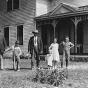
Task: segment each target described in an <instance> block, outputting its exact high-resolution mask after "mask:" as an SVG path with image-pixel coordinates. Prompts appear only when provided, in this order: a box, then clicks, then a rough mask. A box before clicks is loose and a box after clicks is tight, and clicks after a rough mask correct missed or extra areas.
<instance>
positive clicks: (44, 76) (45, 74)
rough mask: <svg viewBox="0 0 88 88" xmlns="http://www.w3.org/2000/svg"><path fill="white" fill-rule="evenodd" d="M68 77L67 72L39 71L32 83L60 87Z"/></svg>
mask: <svg viewBox="0 0 88 88" xmlns="http://www.w3.org/2000/svg"><path fill="white" fill-rule="evenodd" d="M67 76H68V75H67V70H61V71H60V70H37V72H36V75H35V76H33V78H32V81H33V82H40V83H43V84H50V85H54V86H58V85H61V84H62V83H63V80H65V79H66V78H67Z"/></svg>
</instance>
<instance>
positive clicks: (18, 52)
mask: <svg viewBox="0 0 88 88" xmlns="http://www.w3.org/2000/svg"><path fill="white" fill-rule="evenodd" d="M9 50H12V53H13V69H14V70H15V66H16V70H17V71H19V70H20V66H19V63H20V55H21V54H22V52H21V49H20V47H19V41H16V42H15V45H14V46H12V47H10V48H8V49H6V51H5V52H7V51H9Z"/></svg>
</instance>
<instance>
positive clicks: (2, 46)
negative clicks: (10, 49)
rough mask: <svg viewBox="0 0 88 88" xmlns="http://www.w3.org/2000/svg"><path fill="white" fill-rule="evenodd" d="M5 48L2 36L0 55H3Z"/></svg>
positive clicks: (0, 38)
mask: <svg viewBox="0 0 88 88" xmlns="http://www.w3.org/2000/svg"><path fill="white" fill-rule="evenodd" d="M5 48H6V41H5V38H4V37H3V36H0V54H2V55H3V53H4V51H5Z"/></svg>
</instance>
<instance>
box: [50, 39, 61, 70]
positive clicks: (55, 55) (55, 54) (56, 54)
mask: <svg viewBox="0 0 88 88" xmlns="http://www.w3.org/2000/svg"><path fill="white" fill-rule="evenodd" d="M49 49H51V50H52V57H53V69H56V68H57V62H59V61H60V57H59V52H58V49H59V44H58V43H57V39H56V38H55V39H54V43H52V44H51V45H50V47H49Z"/></svg>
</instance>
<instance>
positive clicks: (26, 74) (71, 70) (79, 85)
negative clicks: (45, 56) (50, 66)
mask: <svg viewBox="0 0 88 88" xmlns="http://www.w3.org/2000/svg"><path fill="white" fill-rule="evenodd" d="M12 64H13V63H12V60H11V59H4V68H5V70H4V71H0V88H43V87H46V88H54V87H53V86H52V85H47V84H41V83H33V82H31V81H30V80H29V78H30V76H32V75H34V74H35V70H30V67H31V65H30V59H29V60H28V59H26V60H21V63H20V67H21V71H19V72H18V71H13V70H11V69H12ZM40 66H41V67H47V64H46V62H43V61H41V62H40ZM59 88H88V62H71V63H70V65H69V66H68V78H67V79H66V80H65V81H63V84H62V85H61V86H60V87H59Z"/></svg>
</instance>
